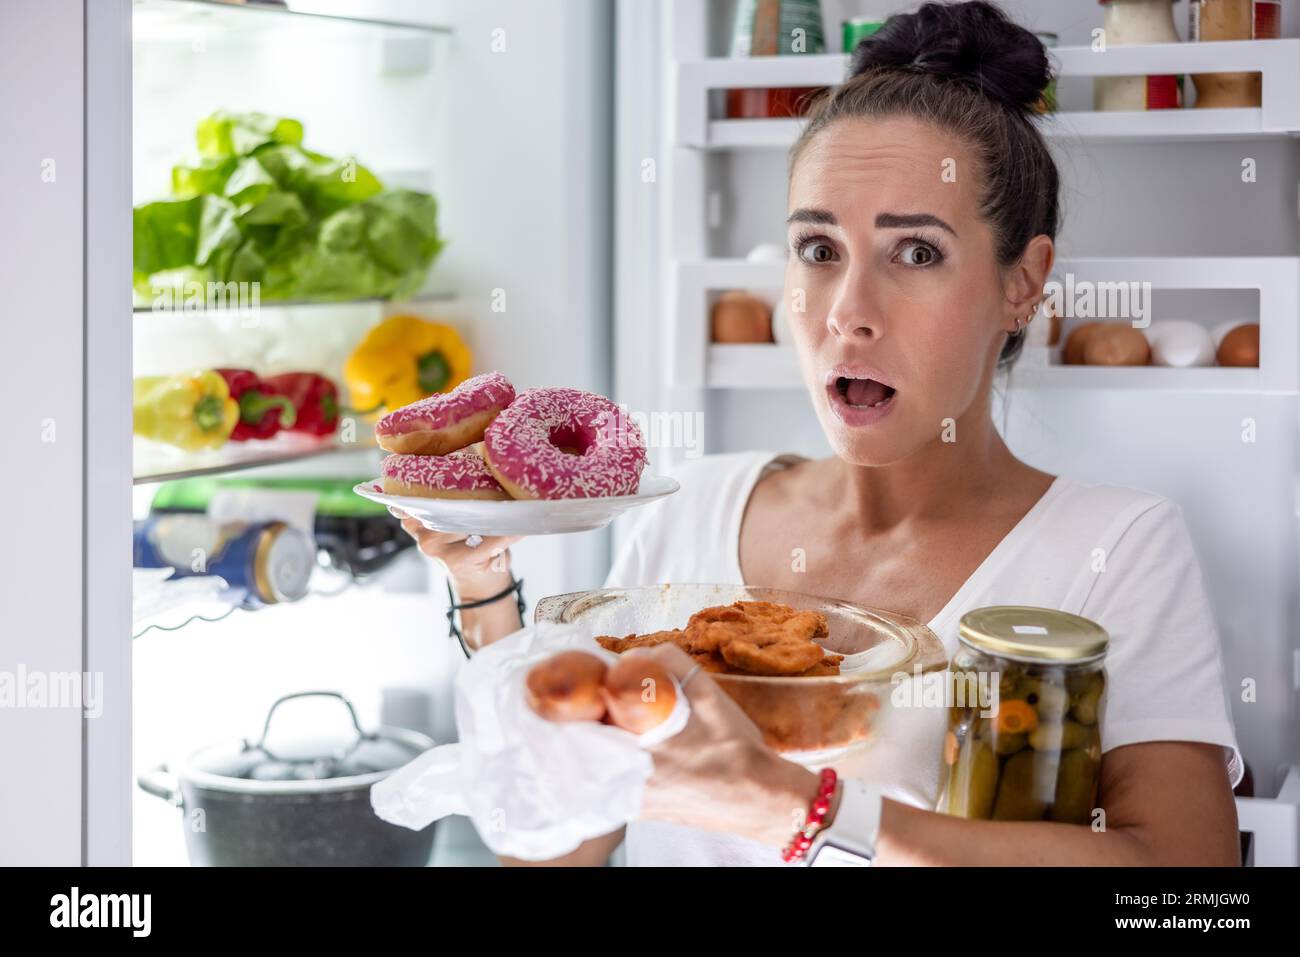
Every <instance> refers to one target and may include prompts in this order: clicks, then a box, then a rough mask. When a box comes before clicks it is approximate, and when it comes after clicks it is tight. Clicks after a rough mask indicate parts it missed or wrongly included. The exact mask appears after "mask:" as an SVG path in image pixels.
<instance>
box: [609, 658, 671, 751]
mask: <svg viewBox="0 0 1300 957" xmlns="http://www.w3.org/2000/svg"><path fill="white" fill-rule="evenodd" d="M601 695H602V696H603V697H604V699H605V706H606V707H607V708H609V717H610V720H611V721H612V722H613V723H614V724H616V725H618V726H619V727H620V728H622V729H623V730H624V731H631V732H632V733H633V734H645V733H646V732H647V731H649V730H651V729H653V728H657V727H659V725H660V724H662V723H663V721H664V719H665V718H667V717H668V715H669V714H670V713H671V712H672V710H673V706H674V705H676V704H677V686H676V685H675V684H673V679H672V677H671V676H670V675H669V674H668V672H667V671H665V670H664V668H663V666H662V665H660V664H659V663H658V662H657V661H655V660H654V659H653V658H652V657H650V656H649V655H648V654H646V653H644V652H642V653H639V654H638V653H637V652H635V651H629V652H626V653H625V654H624V655H623V656H622V657H621V658H619V660H618V661H616V662H615V663H614V664H613V665H611V666H610V669H609V671H608V672H607V673H606V674H605V686H604V687H603V688H602V689H601Z"/></svg>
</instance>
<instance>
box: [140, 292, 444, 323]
mask: <svg viewBox="0 0 1300 957" xmlns="http://www.w3.org/2000/svg"><path fill="white" fill-rule="evenodd" d="M454 302H456V294H455V293H454V292H430V293H423V294H420V295H416V296H411V297H409V298H407V299H400V300H399V299H379V298H374V297H372V298H368V299H284V300H272V301H270V302H259V303H258V304H257V305H253V306H247V305H240V304H232V305H230V306H226V305H221V306H216V307H210V306H204V307H202V308H195V309H189V308H185V307H184V306H182V307H180V308H175V307H173V308H166V309H159V308H154V307H153V306H142V305H134V306H132V307H131V313H132V315H136V316H159V317H167V316H185V317H191V316H211V317H228V316H236V317H254V316H257V315H259V314H261V313H273V312H275V311H277V310H289V309H292V310H294V311H295V312H300V313H301V314H302V315H305V316H311V315H314V314H319V315H321V316H324V315H326V314H327V313H328V312H329V311H331V310H335V309H346V308H348V307H358V308H361V307H365V308H371V307H374V306H383V307H384V308H385V309H387V310H388V311H390V312H393V311H396V310H399V309H401V307H402V306H403V305H406V304H408V303H409V304H411V305H440V304H441V305H446V304H450V303H454Z"/></svg>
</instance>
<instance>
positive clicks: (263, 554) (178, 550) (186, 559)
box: [134, 515, 316, 608]
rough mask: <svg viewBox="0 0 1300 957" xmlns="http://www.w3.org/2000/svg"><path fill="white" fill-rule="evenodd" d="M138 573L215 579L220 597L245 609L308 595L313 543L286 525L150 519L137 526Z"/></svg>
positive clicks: (179, 517)
mask: <svg viewBox="0 0 1300 957" xmlns="http://www.w3.org/2000/svg"><path fill="white" fill-rule="evenodd" d="M134 552H135V555H134V564H135V567H136V568H171V569H173V570H174V571H175V577H177V578H190V577H197V576H200V575H216V576H218V577H220V578H222V579H224V580H225V582H226V585H227V589H226V591H225V592H223V597H225V598H226V599H228V600H229V601H230V602H231V603H232V604H237V605H240V606H241V607H244V608H260V607H262V606H263V605H274V604H279V603H280V602H289V601H297V600H298V599H300V598H302V597H303V596H304V595H306V594H307V583H308V580H309V579H310V578H311V572H312V569H313V568H314V567H315V565H316V543H315V541H314V540H313V539H312V537H311V536H310V535H308V534H307V533H306V532H304V531H303V530H302V529H299V528H295V527H294V526H292V525H287V524H285V523H284V522H252V523H248V522H224V523H221V522H214V521H213V520H212V519H210V518H208V517H207V516H206V515H153V516H150V517H149V518H147V519H145V520H144V521H141V522H136V524H135V543H134Z"/></svg>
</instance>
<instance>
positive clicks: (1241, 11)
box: [1188, 0, 1282, 109]
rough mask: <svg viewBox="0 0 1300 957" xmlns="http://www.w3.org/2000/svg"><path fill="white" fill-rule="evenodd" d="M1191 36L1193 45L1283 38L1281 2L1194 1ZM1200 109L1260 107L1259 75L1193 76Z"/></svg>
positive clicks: (1224, 74) (1243, 0) (1260, 84)
mask: <svg viewBox="0 0 1300 957" xmlns="http://www.w3.org/2000/svg"><path fill="white" fill-rule="evenodd" d="M1189 13H1190V14H1191V24H1190V30H1189V33H1188V35H1189V36H1190V37H1191V39H1192V41H1193V42H1194V43H1204V42H1206V41H1214V40H1276V39H1277V38H1278V37H1279V36H1280V35H1281V20H1282V4H1281V2H1280V0H1191V4H1190V6H1189ZM1192 84H1193V85H1194V86H1195V87H1196V106H1197V108H1198V109H1220V108H1223V107H1233V106H1236V107H1242V106H1245V107H1250V106H1259V105H1260V104H1261V103H1262V102H1263V96H1262V86H1263V83H1262V77H1260V75H1259V74H1258V73H1194V74H1192Z"/></svg>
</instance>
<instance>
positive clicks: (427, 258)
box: [133, 112, 444, 302]
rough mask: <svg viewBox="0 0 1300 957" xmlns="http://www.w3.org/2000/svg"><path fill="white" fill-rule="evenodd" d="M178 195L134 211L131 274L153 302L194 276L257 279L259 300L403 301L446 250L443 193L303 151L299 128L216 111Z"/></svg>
mask: <svg viewBox="0 0 1300 957" xmlns="http://www.w3.org/2000/svg"><path fill="white" fill-rule="evenodd" d="M197 139H198V146H199V154H200V159H199V161H198V162H196V163H188V164H178V165H177V166H175V167H174V168H173V169H172V193H173V198H171V199H167V200H161V201H159V202H154V203H145V204H143V205H141V206H137V207H136V208H135V213H134V217H133V227H134V242H133V247H134V259H135V269H134V280H135V288H136V292H137V295H138V297H140V298H141V299H142V300H144V301H146V302H149V301H153V300H155V299H156V298H157V295H158V290H159V288H160V287H163V288H171V289H179V287H180V285H181V284H183V283H186V282H191V283H192V282H198V283H201V284H205V283H208V282H222V283H225V282H248V283H252V282H256V283H258V284H259V293H260V298H261V301H262V302H274V301H277V300H279V301H283V300H288V299H327V300H339V299H368V298H403V297H406V296H409V295H411V294H413V293H415V292H417V291H418V290H419V289H420V287H421V286H422V285H424V281H425V278H426V276H427V275H428V271H429V268H430V266H432V264H433V262H434V260H435V259H436V258H437V257H438V254H439V253H440V252H441V251H442V248H443V246H444V241H443V239H442V238H441V236H440V235H439V233H438V204H437V200H435V199H434V197H433V196H431V195H429V194H428V193H421V192H417V191H415V190H407V189H385V188H384V186H383V184H382V183H381V182H380V181H379V179H378V177H376V176H375V175H374V173H372V172H371V171H370V170H369V169H367V168H366V167H364V166H362V165H361V164H360V163H358V162H357V161H356V160H355V159H354V158H352V157H344V158H342V159H336V158H333V157H329V156H325V155H323V154H320V153H315V152H312V151H311V150H307V149H304V148H303V147H302V124H301V123H299V122H297V121H296V120H291V119H284V118H277V117H272V116H267V115H265V114H261V113H244V114H240V113H227V112H218V113H214V114H213V115H212V116H209V117H207V118H206V119H204V120H203V121H202V122H200V123H199V127H198V134H197Z"/></svg>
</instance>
